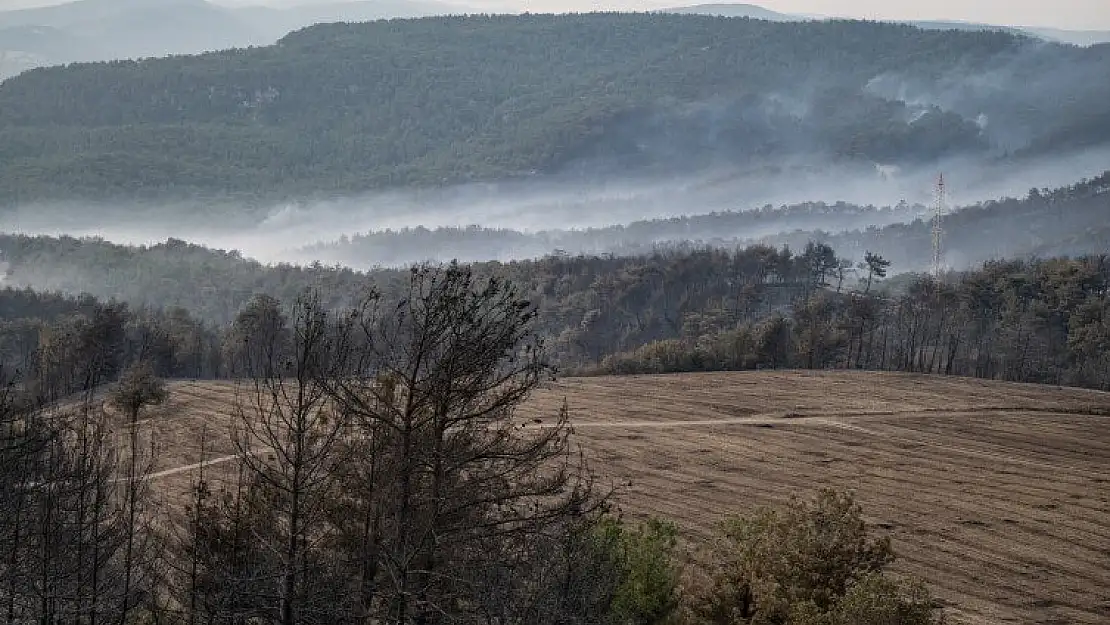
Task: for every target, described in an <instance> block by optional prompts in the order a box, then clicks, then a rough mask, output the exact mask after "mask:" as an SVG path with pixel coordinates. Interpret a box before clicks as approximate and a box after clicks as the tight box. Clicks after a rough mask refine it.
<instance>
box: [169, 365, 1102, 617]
mask: <svg viewBox="0 0 1110 625" xmlns="http://www.w3.org/2000/svg"><path fill="white" fill-rule="evenodd" d="M234 394H235V390H234V386H233V385H231V384H219V383H189V382H179V383H175V384H173V385H172V386H171V401H170V402H169V404H167V405H165V406H163V407H160V408H159V409H158V413H160V414H152V415H151V417H152V418H151V420H150V423H151V424H154V427H155V428H156V430H158V433H159V437H158V438H159V439H160V440H161V441H162V444H161V446H160V449H159V459H158V466H156V467H155V473H154V474H152V475H151V476H150V477H151V479H152V480H153V481H154V482H155V483H157V485H158V486H157V488H156V489H155V490H156V491H157V492H159V493H164V494H166V495H171V494H175V493H176V494H177V495H179V494H180V493H182V492H183V491H184V490H185V489H186V488H187V485H188V483H189V480H190V479H192V478H191V476H192V475H194V474H195V472H196V465H197V463H198V462H200V461H201V458H200V454H199V449H198V445H197V442H198V440H199V434H200V431H201V424H202V423H207V424H208V426H207V428H208V431H209V433H210V435H209V438H210V439H211V440H212V444H213V447H214V449H213V451H212V452H211V453H210V455H209V458H210V459H214V460H215V462H216V463H217V464H223V465H224V466H229V465H227V463H226V460H225V458H226V456H227V455H228V454H229V453H230V445H229V443H228V434H227V432H228V420H229V417H228V411H229V407H230V405H231V402H232V400H233V398H234ZM564 397H565V398H566V400H567V401H568V403H569V406H570V410H571V415H572V420H573V422H574V425H575V429H576V432H577V433H578V435H579V438H580V441H581V442H582V444H583V445H584V446H585V447H586V448H587V450H588V452H589V457H590V459H591V463H592V465H593V467H594V468H595V469H596V470H597V471H598V472H599V473H600V474H602V475H603V476H605V477H606V478H608V480H611V482H612V484H614V485H616V486H617V488H618V490H617V493H616V500H617V502H618V503H619V504H620V506H621V507H622V509H623V510H624V511H625V512H626V513H627V514H628V515H629V516H634V517H636V516H643V515H656V516H660V517H666V518H670V519H673V520H675V521H677V522H678V523H679V524H680V526H681V527H682V529H683V531H684V532H685V534H686V535H687V536H689V537H690V538H691V541H692V542H693V543H695V544H696V543H697V542H699V541H700V540H702V539H704V538H705V537H706V536H708V535H709V534H710V532H712V530H713V527H714V524H715V523H716V522H717V521H718V520H719V519H720V518H722V517H723V516H725V515H728V514H733V513H743V512H744V511H746V510H749V509H750V508H751V507H752V506H755V505H759V504H767V503H775V502H777V501H782V500H784V499H786V498H787V497H789V496H790V495H791V494H800V495H803V496H806V495H808V494H809V493H811V492H812V491H813V490H814V489H816V488H819V487H822V486H831V487H835V488H840V489H851V490H853V491H855V492H856V494H857V499H858V500H859V501H860V503H861V504H862V505H863V507H864V511H865V514H866V515H867V518H868V520H869V521H870V522H871V523H872V524H873V525H874V526H875V527H876V528H877V530H878V531H880V532H885V533H888V534H889V535H890V536H891V537H892V539H893V542H894V547H895V550H896V551H897V553H898V555H899V559H898V562H897V564H896V569H897V570H898V571H901V572H905V573H909V574H912V575H916V576H919V577H921V578H924V579H925V580H926V581H927V582H928V583H929V585H930V586H931V587H932V588H933V589H934V591H935V592H937V593H938V594H939V595H940V596H941V597H942V598H943V599H944V600H945V602H946V605H947V612H948V615H949V617H950V619H951V620H952V621H954V622H957V623H1043V624H1050V623H1051V624H1064V623H1090V624H1096V623H1110V416H1108V415H1110V394H1106V393H1096V392H1092V391H1083V390H1077V389H1061V388H1058V387H1051V386H1034V385H1024V384H1006V383H998V382H984V381H979V380H969V379H962V378H944V377H926V376H914V375H901V374H886V373H854V372H794V371H791V372H750V373H721V374H696V375H671V376H638V377H620V378H618V377H599V378H581V379H568V380H564V381H561V382H559V383H558V384H556V385H552V386H551V387H550V388H546V389H544V390H543V391H541V392H540V393H538V394H537V396H536V397H535V398H533V400H532V401H531V402H530V403H529V404H528V405H527V406H526V407H525V409H524V410H523V412H524V414H523V415H522V416H523V417H526V418H527V419H533V418H537V419H545V418H549V416H551V415H554V414H555V413H556V411H557V410H558V407H559V405H560V403H561V402H562V401H563V398H564ZM221 461H222V462H221ZM173 499H177V497H170V496H167V498H166V500H167V501H170V500H173Z"/></svg>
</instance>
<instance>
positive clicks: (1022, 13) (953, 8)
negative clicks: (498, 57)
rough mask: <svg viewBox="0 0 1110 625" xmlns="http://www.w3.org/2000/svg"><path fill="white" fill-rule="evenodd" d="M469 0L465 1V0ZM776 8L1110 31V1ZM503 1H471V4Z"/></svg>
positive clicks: (889, 0)
mask: <svg viewBox="0 0 1110 625" xmlns="http://www.w3.org/2000/svg"><path fill="white" fill-rule="evenodd" d="M463 1H465V0H463ZM750 1H751V3H752V4H758V5H759V6H762V7H764V8H767V9H771V10H773V11H780V12H783V13H804V14H817V15H829V16H838V17H857V18H866V19H886V20H892V19H899V20H910V19H912V20H922V19H924V20H933V19H942V20H961V21H967V22H987V23H992V24H1005V25H1013V26H1047V27H1055V28H1069V29H1078V30H1099V29H1105V30H1110V0H921V1H909V0H750ZM483 2H486V3H488V4H491V5H493V4H498V3H499V2H495V1H491V0H471V2H470V4H482V3H483ZM726 2H728V0H641V1H639V2H637V1H635V0H605V1H597V0H517V1H516V2H511V4H513V5H516V6H518V7H520V8H522V9H526V10H530V11H533V12H537V13H538V12H549V11H568V10H576V11H590V10H595V9H596V10H600V9H606V8H616V9H623V10H647V9H654V8H662V7H673V6H676V5H677V6H682V5H688V4H700V3H705V4H714V3H722V4H723V3H726Z"/></svg>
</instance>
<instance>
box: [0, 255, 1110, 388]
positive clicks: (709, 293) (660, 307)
mask: <svg viewBox="0 0 1110 625" xmlns="http://www.w3.org/2000/svg"><path fill="white" fill-rule="evenodd" d="M19 242H21V244H23V245H25V247H24V248H23V251H22V252H19V253H21V254H23V255H24V256H22V257H17V255H16V254H15V253H13V254H10V255H9V256H8V257H9V258H10V259H11V260H10V261H9V262H10V263H12V267H13V269H12V271H13V276H14V277H21V278H23V279H26V278H27V277H28V276H29V275H35V272H42V274H46V275H47V276H48V277H49V276H50V275H51V274H53V275H55V276H61V277H62V278H63V279H62V280H59V281H58V282H54V283H50V282H48V284H54V285H55V286H65V288H68V289H77V288H81V289H85V288H88V289H89V290H95V291H97V295H100V296H101V297H105V298H107V301H108V303H106V304H104V303H101V302H99V301H98V300H96V299H95V298H93V297H91V296H83V297H77V298H66V297H62V296H58V295H41V294H37V293H35V292H32V291H28V290H17V289H8V290H6V291H0V311H5V310H7V311H8V314H7V315H5V316H4V317H3V318H2V319H0V323H2V325H0V330H2V331H0V349H2V350H3V351H4V353H6V354H9V355H11V356H13V357H19V358H22V359H23V360H26V359H27V358H29V357H30V356H31V355H32V354H33V353H36V351H35V350H38V349H40V348H41V349H55V348H54V347H53V345H55V344H58V345H66V344H67V343H66V342H65V340H63V339H64V337H70V336H80V335H81V332H83V331H85V330H84V328H85V327H86V326H88V325H89V324H90V323H93V322H90V321H89V320H90V319H114V320H115V321H112V323H115V324H116V327H115V329H114V330H113V332H114V333H115V334H114V336H118V337H120V339H119V340H120V341H121V342H120V347H119V348H118V349H119V352H120V353H142V354H144V355H145V357H146V359H147V360H149V361H150V362H151V363H152V364H153V365H154V366H155V368H156V372H157V374H158V375H163V376H169V377H194V378H196V377H200V378H212V377H228V376H234V372H233V371H232V369H231V360H230V357H229V353H231V352H233V351H234V349H235V345H236V340H237V339H236V338H235V336H236V332H237V331H236V330H235V323H238V320H239V318H240V317H241V315H242V313H243V311H244V310H248V309H251V307H253V306H257V305H259V302H265V301H273V302H284V303H288V302H291V301H294V300H295V299H296V298H297V297H299V295H300V293H302V292H303V291H304V289H306V288H313V289H315V291H316V292H317V293H318V297H319V298H320V302H321V305H322V306H323V307H324V308H326V309H328V310H337V309H342V308H349V307H352V306H355V305H356V304H357V301H358V300H357V297H358V294H359V293H364V292H367V291H370V290H372V291H374V292H377V293H379V294H381V297H382V298H383V300H384V301H390V302H398V301H403V300H404V298H405V288H406V286H405V285H406V284H407V279H406V276H407V273H408V270H402V269H396V270H394V269H381V270H375V271H371V272H365V273H364V272H356V271H352V270H349V269H341V268H326V267H323V266H320V265H315V266H309V267H296V266H292V265H283V266H277V267H265V266H262V265H260V264H258V263H255V262H253V261H248V260H244V259H242V258H240V257H238V256H237V255H235V254H232V253H218V252H212V251H209V250H206V249H205V248H201V247H198V246H188V245H186V244H184V243H181V242H170V243H168V244H164V245H160V246H156V247H155V248H150V249H135V248H122V247H118V246H108V245H107V244H103V243H97V242H95V241H84V242H81V241H76V240H64V239H63V240H52V239H45V238H35V239H32V238H22V239H19ZM59 248H64V249H66V250H69V252H63V254H62V256H63V258H62V259H58V258H54V263H55V264H54V265H51V264H49V263H50V259H51V258H53V256H51V255H52V253H53V251H54V250H57V249H59ZM105 251H108V252H111V253H112V254H114V255H117V258H121V259H122V260H116V261H115V262H113V263H112V264H111V265H107V267H100V266H98V265H97V263H98V262H101V263H103V261H100V260H94V261H91V262H80V263H74V262H73V261H74V260H75V259H77V258H80V259H84V258H94V259H98V258H100V256H99V255H100V254H102V253H104V252H105ZM74 252H76V254H77V255H76V256H71V257H69V258H65V256H66V255H68V254H71V253H74ZM863 256H864V260H863V262H858V263H857V262H853V261H851V260H849V259H848V258H845V257H842V256H840V255H838V254H837V253H836V251H835V250H834V249H833V248H832V247H830V246H829V245H827V244H825V243H818V242H813V241H810V242H809V243H807V244H806V245H805V246H804V247H802V248H801V249H799V250H798V251H795V250H793V249H791V248H789V247H782V248H773V247H768V246H761V245H756V246H752V247H747V248H737V249H733V250H729V249H722V248H707V247H699V246H692V245H687V246H675V247H671V248H659V249H656V250H655V251H654V252H652V253H651V254H647V255H639V256H627V257H619V256H604V257H597V256H569V255H566V256H562V255H552V256H547V257H544V258H540V259H536V260H531V261H519V262H509V263H498V262H493V263H478V264H474V265H470V267H471V270H472V271H473V272H474V273H475V275H478V276H480V277H483V278H496V279H505V280H509V281H511V282H512V283H514V284H516V285H518V287H519V288H520V289H521V291H522V293H523V294H524V297H526V298H527V299H528V300H529V302H531V303H532V304H533V305H534V306H535V307H536V319H535V321H534V324H535V328H536V330H537V332H539V333H540V334H541V335H542V336H544V337H545V339H546V340H547V346H548V351H549V353H550V354H551V356H552V358H553V360H554V362H556V363H557V364H558V365H559V366H560V367H561V368H563V369H564V370H573V371H578V372H587V371H591V370H600V371H607V372H642V371H658V372H665V371H680V370H682V371H685V370H710V369H748V368H759V367H803V368H827V367H836V368H853V369H881V370H895V371H915V372H929V373H942V374H950V375H969V376H977V377H984V378H992V379H1006V380H1016V381H1026V382H1044V383H1053V384H1071V385H1079V386H1089V387H1094V388H1106V387H1107V384H1108V382H1110V380H1108V379H1107V377H1106V374H1105V371H1106V370H1107V368H1106V366H1105V361H1104V360H1103V357H1102V356H1101V354H1102V353H1103V352H1104V351H1105V350H1104V349H1103V346H1104V341H1105V340H1106V339H1105V337H1106V332H1107V331H1106V327H1105V326H1106V318H1107V312H1106V301H1107V300H1106V283H1107V279H1108V277H1107V272H1108V269H1107V263H1106V260H1105V256H1101V255H1094V256H1083V257H1075V258H1067V257H1062V258H1047V259H1030V260H1012V261H992V262H988V263H986V264H984V265H982V266H981V267H980V268H979V269H975V270H970V271H964V272H948V273H946V274H945V275H944V276H943V277H942V279H941V280H940V281H935V280H934V279H933V278H932V277H929V276H922V275H918V274H905V273H903V274H897V275H894V272H895V271H896V270H897V265H896V264H894V265H892V264H891V261H890V260H889V259H886V258H885V257H884V256H883V255H881V254H877V253H875V252H867V253H865V254H864V255H863ZM17 258H19V259H18V260H17ZM31 259H34V260H35V261H36V262H34V263H33V264H32V263H29V262H28V261H29V260H31ZM39 259H42V260H39ZM176 259H186V263H185V264H181V265H176V264H174V263H173V261H174V260H176ZM24 263H27V264H24ZM200 267H204V268H206V269H209V270H210V271H211V273H210V274H202V276H201V278H200V280H202V282H201V284H200V285H198V284H197V283H195V282H192V280H193V279H194V278H192V275H194V271H196V270H198V269H199V268H200ZM62 271H73V272H74V276H73V277H65V276H62ZM105 272H107V274H106V273H105ZM163 272H166V273H163ZM888 272H890V273H891V276H890V279H886V280H884V276H886V274H887V273H888ZM42 274H39V275H42ZM167 274H169V275H174V276H177V277H175V278H173V279H169V280H167V279H166V278H165V277H164V276H166V275H167ZM105 275H108V276H113V277H114V279H113V280H111V281H105V278H104V277H105ZM132 276H135V277H134V278H132ZM225 278H226V279H225ZM67 280H73V282H67ZM237 281H238V283H237ZM75 283H77V284H79V285H80V286H77V285H76V284H75ZM208 284H213V285H215V284H219V287H215V286H213V287H212V291H211V292H209V291H207V290H206V289H205V288H204V285H208ZM198 287H199V288H198ZM163 296H165V297H166V298H167V300H168V301H166V302H164V303H163V305H164V306H166V307H167V308H165V309H163V308H159V307H158V305H157V303H156V300H155V298H158V297H163ZM38 307H41V311H40V310H39V308H38ZM101 309H103V310H106V311H110V312H103V313H101V312H97V311H100V310H101ZM98 315H99V317H98ZM101 322H103V321H101ZM101 322H96V323H101ZM93 325H95V323H94V324H93ZM59 337H62V338H59ZM57 349H62V348H61V347H58V348H57ZM73 384H78V385H79V381H74V382H73Z"/></svg>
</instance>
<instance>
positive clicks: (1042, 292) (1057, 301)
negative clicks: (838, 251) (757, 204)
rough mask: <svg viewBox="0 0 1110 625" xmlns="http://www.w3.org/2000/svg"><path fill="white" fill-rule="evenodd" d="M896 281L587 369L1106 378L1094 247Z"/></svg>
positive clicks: (1104, 284) (1105, 281)
mask: <svg viewBox="0 0 1110 625" xmlns="http://www.w3.org/2000/svg"><path fill="white" fill-rule="evenodd" d="M869 258H870V260H871V263H864V264H863V267H862V269H863V270H864V272H865V273H866V274H867V275H868V276H869V278H868V280H867V282H868V283H870V277H871V276H879V275H884V274H885V271H886V268H885V267H880V266H878V265H876V264H874V263H876V262H877V261H882V262H884V263H885V262H887V261H885V259H882V258H881V257H879V256H875V255H869ZM892 286H894V285H892ZM896 286H897V289H896V290H895V289H894V288H890V289H885V290H882V291H875V290H869V289H866V288H865V289H863V290H862V292H847V293H845V292H840V293H838V292H835V291H829V290H823V291H821V292H819V293H817V294H815V295H814V296H812V297H810V298H807V299H802V300H798V301H796V302H795V304H794V305H793V306H792V307H791V309H790V310H789V311H777V312H775V313H772V314H771V315H769V316H767V317H766V318H764V319H760V320H758V321H755V322H746V323H741V324H738V325H713V324H711V325H710V326H709V328H708V331H694V332H690V333H687V334H685V335H684V336H680V337H677V338H673V339H667V340H662V341H655V342H652V343H648V344H646V345H643V346H641V347H639V348H636V349H635V350H631V351H629V352H627V353H623V354H615V355H611V356H608V357H606V358H605V359H604V361H603V362H602V363H601V365H600V367H599V368H598V370H600V371H605V372H610V373H644V372H669V371H698V370H729V369H756V368H763V367H769V368H779V367H798V368H810V369H812V368H839V369H872V370H884V371H907V372H918V373H935V374H944V375H961V376H973V377H980V378H988V379H1002V380H1013V381H1020V382H1036V383H1044V384H1057V385H1059V384H1066V385H1072V386H1084V387H1090V388H1098V389H1104V390H1105V389H1110V360H1107V352H1106V349H1105V346H1106V345H1107V340H1108V339H1110V325H1108V320H1110V295H1108V286H1110V259H1108V258H1107V256H1105V255H1101V256H1089V257H1082V258H1075V259H1068V258H1057V259H1046V260H1038V261H1021V260H1017V261H998V262H992V263H987V264H986V265H984V266H983V268H982V269H979V270H976V271H969V272H962V273H949V274H946V275H944V276H943V277H942V279H941V280H939V281H938V280H936V279H934V278H933V277H932V276H921V275H919V276H907V277H899V278H898V280H897V285H896ZM721 312H723V311H712V310H711V311H706V312H705V313H703V314H704V315H706V316H709V317H713V316H714V314H716V316H718V317H719V316H720V314H721Z"/></svg>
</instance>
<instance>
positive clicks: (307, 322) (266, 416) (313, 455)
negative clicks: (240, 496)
mask: <svg viewBox="0 0 1110 625" xmlns="http://www.w3.org/2000/svg"><path fill="white" fill-rule="evenodd" d="M245 314H249V315H251V316H252V318H251V319H247V320H240V321H242V323H237V325H238V326H239V327H240V328H242V329H245V330H251V331H247V332H244V333H243V334H242V335H241V336H239V337H237V339H238V340H239V341H241V342H242V351H241V352H240V353H241V354H242V355H243V356H244V357H243V359H242V360H241V361H240V362H239V363H237V364H238V367H237V370H239V371H243V372H246V373H247V374H248V375H249V377H248V378H246V379H243V380H240V383H239V387H238V392H237V398H236V404H235V409H234V410H235V416H236V419H235V427H236V430H235V432H234V441H235V444H236V447H237V451H238V452H239V457H240V462H241V464H242V467H243V469H244V471H245V474H246V478H247V481H248V483H249V484H250V485H251V491H252V492H251V493H249V494H248V499H249V506H250V507H251V514H252V515H253V517H252V521H253V522H254V523H255V524H256V525H257V527H256V529H255V530H254V531H253V532H252V535H253V537H254V539H255V541H256V542H257V543H258V544H257V545H256V546H255V548H257V549H260V550H262V552H263V553H266V554H270V557H269V558H268V567H269V568H270V570H269V571H268V572H260V573H262V577H265V578H268V579H269V580H270V581H271V582H272V584H271V587H270V590H269V596H268V597H267V596H264V597H262V599H263V600H265V599H269V600H270V601H271V605H272V606H273V609H272V610H269V611H264V612H266V614H265V615H264V617H265V618H267V620H269V621H270V622H277V623H281V624H282V625H294V624H295V623H330V622H334V621H335V613H334V611H335V609H336V608H337V606H336V604H335V602H334V601H329V598H328V596H327V593H326V592H325V591H326V588H325V587H323V586H321V585H320V582H322V581H323V580H324V578H326V577H327V574H326V571H324V570H323V569H322V568H321V567H325V568H326V565H325V559H324V558H323V557H321V554H322V550H321V549H319V548H318V544H319V543H321V542H323V541H326V540H327V538H328V534H329V533H328V531H327V523H326V517H327V510H328V500H329V498H331V497H333V496H334V494H335V486H336V478H337V471H336V465H337V464H338V463H339V462H340V461H341V457H340V453H339V452H340V449H341V448H340V446H339V444H338V443H339V441H340V437H341V434H342V431H343V427H342V422H341V420H340V419H338V418H337V417H336V415H335V413H334V411H333V410H332V409H331V407H330V406H329V401H328V396H327V393H326V388H325V386H324V385H323V384H321V383H320V380H321V379H323V378H325V377H327V376H328V375H329V372H330V367H331V354H332V327H333V326H332V324H331V323H330V321H329V319H330V318H329V315H328V314H327V313H326V312H324V311H323V309H322V308H321V306H320V304H319V301H318V299H317V296H316V295H315V294H313V293H307V294H305V295H303V296H301V297H300V298H298V300H297V301H296V302H295V303H294V304H293V305H292V307H291V310H290V314H289V316H288V320H287V321H286V320H285V319H281V320H277V318H276V316H275V314H274V311H273V310H267V311H259V310H251V309H248V310H247V311H245ZM258 319H263V320H265V323H264V324H259V323H255V321H256V320H258ZM248 321H249V323H248ZM263 592H264V593H266V592H267V591H265V590H264V591H263Z"/></svg>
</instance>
